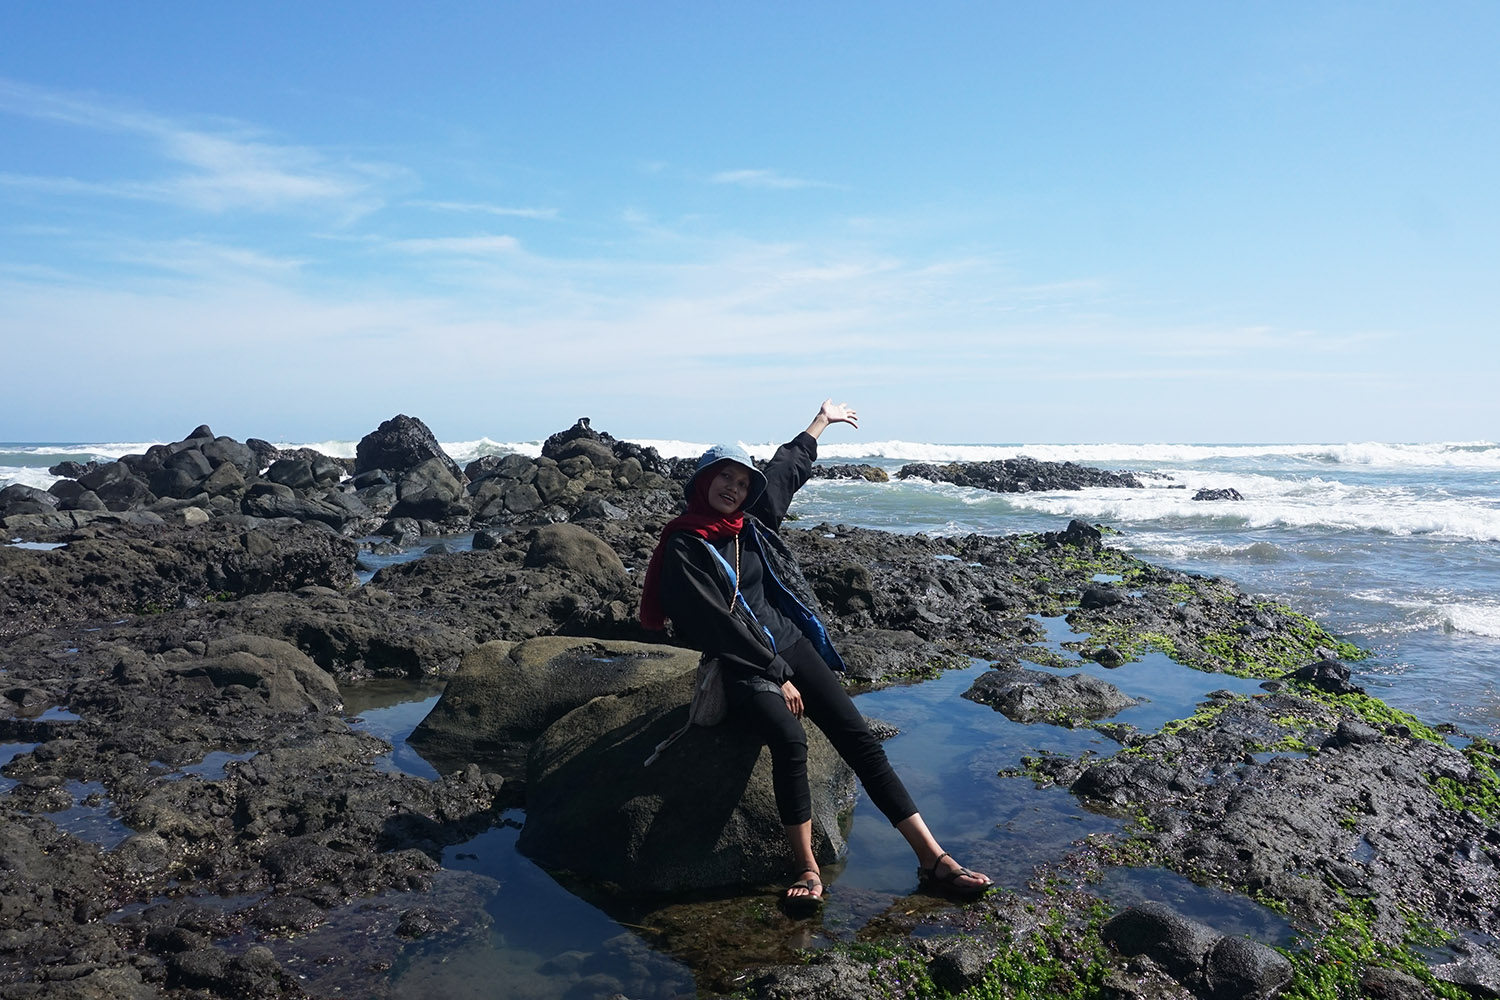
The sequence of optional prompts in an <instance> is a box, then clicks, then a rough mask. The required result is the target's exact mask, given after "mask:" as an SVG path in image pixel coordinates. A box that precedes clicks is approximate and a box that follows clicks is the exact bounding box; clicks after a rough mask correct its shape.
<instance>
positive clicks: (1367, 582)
mask: <svg viewBox="0 0 1500 1000" xmlns="http://www.w3.org/2000/svg"><path fill="white" fill-rule="evenodd" d="M851 436H852V435H850V434H849V433H848V431H847V429H844V428H838V427H835V428H833V429H832V430H831V431H830V433H829V434H828V435H827V436H826V439H825V441H824V442H823V444H822V447H821V449H820V461H824V462H863V463H868V464H872V465H877V466H879V467H881V468H884V469H886V470H887V471H888V472H890V473H891V474H892V481H891V482H889V483H883V484H872V483H866V482H863V481H851V480H837V481H835V480H814V481H812V482H810V483H809V484H808V485H807V486H806V487H805V488H804V489H803V491H802V492H801V493H800V494H799V495H798V497H797V500H796V502H795V504H794V506H793V512H794V513H795V514H796V515H798V517H799V518H800V519H801V521H802V523H803V524H814V523H817V522H819V521H827V522H830V523H845V524H852V525H859V526H862V527H869V528H880V529H884V530H887V531H896V532H917V531H920V532H926V533H928V534H962V533H969V532H979V533H984V534H1007V533H1011V532H1017V531H1048V530H1055V529H1057V528H1060V527H1062V526H1063V525H1065V524H1066V522H1067V521H1068V519H1070V518H1074V517H1078V518H1082V519H1084V520H1087V521H1090V522H1096V523H1101V524H1105V525H1108V526H1110V527H1112V528H1115V529H1118V531H1119V534H1117V535H1113V536H1111V538H1110V544H1112V545H1116V546H1119V547H1121V548H1123V549H1125V550H1126V551H1128V552H1130V553H1132V554H1134V555H1137V556H1139V557H1141V558H1143V559H1146V560H1149V561H1151V562H1154V563H1158V564H1161V565H1165V566H1170V567H1173V568H1176V569H1182V570H1186V571H1189V572H1193V573H1204V574H1212V575H1217V576H1224V577H1227V578H1229V579H1231V580H1233V581H1235V582H1236V583H1238V584H1239V585H1240V586H1241V587H1242V588H1244V589H1245V590H1247V591H1250V592H1252V593H1257V594H1263V595H1267V596H1270V597H1273V598H1275V599H1277V600H1280V601H1284V602H1285V603H1287V604H1289V605H1291V606H1292V607H1294V608H1296V609H1298V610H1300V611H1304V612H1306V613H1308V614H1312V615H1314V616H1315V617H1317V618H1318V619H1320V620H1321V621H1322V622H1323V623H1324V624H1325V625H1326V626H1327V627H1328V628H1329V629H1330V630H1331V631H1333V632H1335V633H1337V634H1339V635H1341V636H1343V637H1345V638H1348V639H1349V640H1351V641H1353V642H1355V643H1357V644H1358V645H1360V646H1362V647H1364V648H1366V649H1368V650H1370V651H1371V654H1372V655H1371V656H1370V657H1369V658H1367V659H1365V660H1362V661H1360V662H1359V663H1357V664H1354V670H1355V675H1356V680H1357V681H1358V683H1361V684H1363V685H1365V686H1366V687H1367V688H1369V690H1370V692H1371V693H1372V694H1375V695H1377V696H1379V697H1380V698H1382V699H1384V700H1385V701H1387V702H1389V703H1390V704H1392V705H1394V706H1396V707H1398V708H1402V709H1405V710H1407V711H1409V712H1412V713H1414V714H1415V715H1417V716H1419V717H1420V718H1422V719H1424V720H1426V721H1428V722H1431V723H1444V722H1448V723H1453V724H1455V725H1457V726H1459V727H1460V728H1462V729H1464V730H1466V731H1468V732H1470V733H1471V734H1474V735H1481V734H1482V735H1488V736H1500V699H1497V697H1496V695H1497V690H1500V444H1496V443H1494V442H1490V441H1473V442H1460V443H1441V444H1387V443H1379V442H1368V443H1363V444H1322V445H1300V444H1299V445H1287V444H1265V445H1253V444H1235V445H1205V444H1145V445H1138V444H1120V445H1111V444H1072V445H1068V444H1060V445H1059V444H1049V445H1004V444H996V445H970V444H963V445H946V444H927V443H920V442H905V441H878V442H860V441H858V440H850V437H851ZM153 443H155V442H107V443H69V444H57V443H52V444H47V443H3V442H0V486H4V485H8V484H10V483H12V482H21V483H26V484H28V485H32V486H37V487H41V488H45V487H46V486H48V485H49V484H50V483H51V482H52V481H53V477H52V476H50V475H48V473H47V468H48V467H49V466H51V465H54V464H56V463H58V462H61V461H63V460H66V459H72V460H75V461H88V460H89V459H91V458H115V457H118V456H120V455H123V454H127V453H131V452H141V451H144V450H145V449H146V448H147V447H148V446H149V445H151V444H153ZM356 443H357V442H354V441H317V442H281V444H282V445H283V446H297V445H301V446H305V447H310V448H315V449H317V450H319V451H322V452H324V453H325V454H329V455H343V456H350V455H353V454H354V448H355V445H356ZM641 443H643V444H649V445H652V446H653V447H655V448H657V449H658V450H659V451H660V452H661V453H662V454H663V455H665V456H673V457H675V456H691V455H697V454H699V453H700V452H701V451H702V450H704V448H706V447H707V445H706V444H704V443H702V442H693V441H660V440H650V441H642V442H641ZM741 443H742V444H744V446H745V447H746V449H747V450H748V451H749V452H750V453H751V454H753V455H756V456H757V457H769V456H770V454H771V453H772V452H773V451H774V450H775V448H776V445H775V444H774V443H754V442H741ZM444 448H445V449H446V450H447V451H448V453H449V454H450V455H452V456H453V457H454V458H455V459H456V460H457V461H458V462H459V463H460V464H463V463H466V462H468V461H470V460H472V459H474V458H477V457H479V456H481V455H486V454H504V453H506V452H520V453H523V454H528V455H536V454H539V453H540V450H541V442H540V441H494V440H491V439H489V438H481V439H479V440H477V441H456V442H445V443H444ZM1016 456H1029V457H1032V458H1036V459H1042V460H1047V461H1059V462H1076V463H1079V464H1082V465H1091V466H1097V467H1099V468H1104V469H1110V470H1123V471H1128V472H1132V473H1135V474H1136V475H1137V476H1138V477H1140V478H1141V480H1142V482H1144V483H1145V484H1146V488H1145V489H1142V490H1125V489H1092V490H1083V491H1078V492H1074V491H1060V492H1037V493H1020V494H1017V493H1009V494H997V493H989V492H985V491H981V490H974V489H968V488H964V487H957V486H952V485H947V484H941V483H930V482H925V481H920V480H904V481H900V480H896V479H895V477H894V474H895V472H896V470H897V469H899V468H900V467H901V466H902V465H905V464H907V463H910V462H933V463H942V462H954V461H985V460H991V459H1002V458H1013V457H1016ZM1204 488H1207V489H1226V488H1232V489H1235V490H1238V491H1239V493H1240V494H1241V495H1242V496H1243V497H1244V499H1243V500H1239V501H1197V500H1194V499H1192V498H1193V495H1194V494H1195V493H1196V492H1197V491H1198V490H1199V489H1204Z"/></svg>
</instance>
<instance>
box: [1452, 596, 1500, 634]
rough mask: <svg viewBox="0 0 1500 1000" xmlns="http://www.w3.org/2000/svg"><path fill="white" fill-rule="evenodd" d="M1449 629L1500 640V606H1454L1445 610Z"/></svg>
mask: <svg viewBox="0 0 1500 1000" xmlns="http://www.w3.org/2000/svg"><path fill="white" fill-rule="evenodd" d="M1443 616H1444V619H1445V620H1446V622H1447V625H1448V627H1449V628H1451V629H1453V630H1454V631H1455V632H1469V633H1471V634H1473V635H1482V636H1487V637H1489V638H1492V639H1494V638H1500V605H1497V604H1454V605H1451V606H1449V607H1447V608H1444V609H1443Z"/></svg>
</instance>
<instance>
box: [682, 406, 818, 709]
mask: <svg viewBox="0 0 1500 1000" xmlns="http://www.w3.org/2000/svg"><path fill="white" fill-rule="evenodd" d="M817 457H818V442H817V439H815V438H814V437H812V435H810V434H807V433H805V432H804V433H801V434H798V435H797V436H796V437H795V438H793V439H792V440H790V441H788V442H787V443H786V444H784V445H782V446H781V447H780V448H778V449H776V454H775V456H774V457H772V459H771V462H770V464H769V465H768V466H767V467H766V469H765V476H766V490H765V492H764V493H762V494H761V496H760V497H759V498H758V499H757V500H756V501H755V503H754V504H752V505H751V506H750V508H749V509H747V511H746V512H745V513H746V516H745V527H744V530H743V531H741V532H740V544H741V546H742V551H744V549H748V548H749V547H751V546H753V547H754V551H755V552H756V553H758V554H759V555H760V557H761V561H762V562H763V563H764V564H765V567H766V574H765V591H766V598H767V601H768V603H771V604H772V605H774V606H775V607H776V608H777V609H778V610H780V611H781V612H782V614H784V615H785V616H786V617H788V618H790V619H791V620H792V621H793V622H794V623H795V624H796V625H797V626H798V628H799V629H800V630H801V631H802V633H803V634H804V635H806V636H807V637H808V639H809V640H811V641H812V643H813V645H814V647H816V648H817V650H818V652H819V653H821V654H822V656H823V659H825V660H826V661H828V665H829V666H831V667H833V668H834V669H835V670H843V669H844V663H843V660H841V659H840V658H839V655H838V652H837V651H836V650H835V649H834V648H833V644H832V643H831V642H829V640H828V632H827V629H826V628H824V626H823V622H822V621H821V619H820V618H819V615H818V607H817V602H816V600H815V599H814V598H813V596H812V588H811V587H809V586H808V584H807V580H806V579H805V578H804V577H803V576H802V571H801V570H800V569H799V568H798V567H797V562H796V560H795V559H793V558H792V554H791V552H789V551H788V550H787V548H786V545H785V544H784V543H783V542H782V541H781V538H780V537H779V536H777V534H776V529H777V528H779V527H780V526H781V522H782V519H783V518H785V517H786V511H787V508H788V507H789V506H790V505H791V502H792V497H793V495H794V494H796V492H797V490H799V489H800V488H801V487H802V484H803V483H805V482H807V477H808V476H809V475H810V474H811V472H812V464H813V461H814V460H815V459H816V458H817ZM661 572H662V579H661V601H662V607H663V608H664V609H665V610H666V613H667V617H668V618H670V619H671V620H672V625H673V627H674V628H675V629H676V631H677V634H678V635H680V636H681V637H682V638H683V639H684V640H685V641H686V642H687V643H688V644H689V645H691V646H693V647H694V648H695V649H700V650H702V651H703V652H705V653H707V654H709V655H710V656H716V657H718V658H719V660H720V662H721V663H722V664H723V666H724V668H725V669H727V670H728V671H729V672H730V674H731V676H738V677H740V678H763V679H765V680H768V681H771V682H772V683H774V684H776V685H780V684H781V683H782V682H783V681H786V680H788V679H789V678H790V677H791V675H792V668H791V666H790V665H789V664H788V663H787V662H786V660H784V659H782V658H781V656H780V655H778V654H777V652H776V650H775V644H774V642H773V641H772V639H771V636H770V633H768V632H767V631H766V629H765V628H763V627H762V626H761V624H760V623H759V622H758V621H757V620H756V618H755V614H754V613H753V612H752V611H751V610H750V607H749V605H748V604H747V603H746V602H745V601H744V599H743V598H741V599H740V600H738V601H737V602H736V603H735V606H734V608H733V610H731V609H730V605H729V600H730V597H731V595H733V594H734V590H735V587H734V571H733V569H732V567H731V566H730V565H729V564H728V562H726V561H725V560H724V558H723V557H722V556H721V555H719V553H718V551H717V550H716V549H715V548H714V547H713V546H711V545H710V544H709V543H708V542H706V541H704V540H703V539H702V538H699V537H698V536H696V535H693V534H691V533H689V532H685V531H681V532H678V533H677V534H675V535H673V536H671V537H670V538H668V539H667V548H666V551H665V552H664V553H663V558H662V570H661Z"/></svg>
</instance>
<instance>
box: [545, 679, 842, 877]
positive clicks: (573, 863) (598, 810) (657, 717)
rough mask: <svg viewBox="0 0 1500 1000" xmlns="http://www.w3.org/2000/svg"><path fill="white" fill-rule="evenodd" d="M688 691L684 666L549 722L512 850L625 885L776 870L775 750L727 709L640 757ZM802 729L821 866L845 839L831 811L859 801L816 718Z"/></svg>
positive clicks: (682, 715)
mask: <svg viewBox="0 0 1500 1000" xmlns="http://www.w3.org/2000/svg"><path fill="white" fill-rule="evenodd" d="M692 688H693V671H692V670H690V669H686V668H684V669H683V670H682V672H681V673H680V674H678V675H677V676H676V677H672V678H668V679H665V680H660V681H657V682H655V683H651V684H647V685H645V686H644V687H641V688H639V689H637V690H634V691H629V692H625V693H621V694H610V695H603V696H600V697H598V698H595V699H593V700H592V701H589V702H588V703H587V704H585V705H583V706H581V707H579V708H576V709H574V710H573V711H571V712H569V713H568V714H567V715H565V716H563V717H562V718H561V719H559V720H558V721H557V722H554V723H553V724H552V725H551V726H550V727H548V729H547V731H546V732H545V733H543V734H542V736H541V737H540V739H538V740H537V741H536V743H535V744H534V745H533V746H532V748H531V755H530V757H529V758H528V761H527V768H526V826H525V827H524V828H523V829H522V830H521V837H520V840H519V842H518V845H517V846H518V848H519V849H520V851H521V852H522V853H523V854H526V855H528V856H529V857H531V858H533V859H535V860H536V861H537V862H538V863H539V864H541V865H543V866H544V867H547V868H552V869H561V870H566V871H569V872H571V873H573V874H574V875H576V876H581V877H583V878H586V879H589V880H591V881H594V882H597V883H601V884H605V885H608V886H611V887H613V888H615V889H617V890H619V891H621V892H625V893H630V892H648V891H663V892H680V891H684V890H691V889H706V888H715V887H722V886H731V885H743V884H746V883H763V882H768V881H772V880H777V879H781V878H783V877H784V876H785V874H786V870H787V868H788V866H789V864H790V856H789V855H788V853H787V845H786V835H785V832H784V830H783V828H782V825H781V820H780V818H779V817H778V815H777V812H776V803H775V797H774V794H773V792H772V790H771V756H770V752H769V751H767V750H766V749H765V748H764V747H762V746H761V745H760V742H759V741H758V740H757V739H756V738H755V737H754V736H753V735H751V734H750V733H749V732H747V731H745V729H744V728H742V726H741V725H740V724H739V723H738V722H736V721H735V720H734V718H733V717H731V719H730V720H729V721H727V722H725V723H723V724H722V725H718V726H714V727H711V728H704V727H699V726H694V727H692V728H690V729H689V730H688V731H687V732H686V733H685V734H684V735H683V736H682V737H681V738H680V739H679V740H677V742H676V743H674V744H673V745H672V746H670V747H668V748H667V749H666V750H665V751H664V752H663V753H662V754H661V756H660V757H659V758H657V760H656V761H655V762H654V763H653V764H651V765H650V766H646V765H645V761H646V759H647V758H648V757H649V756H650V755H651V754H652V752H653V751H654V750H655V749H656V747H657V746H658V744H660V743H661V742H662V741H663V740H666V739H667V738H668V737H669V736H671V735H672V734H673V733H675V732H677V731H678V730H679V729H681V728H682V726H683V724H684V722H686V720H687V703H688V701H689V700H690V699H691V696H692ZM804 725H806V728H807V736H808V761H807V769H808V777H809V780H810V783H811V786H812V803H813V817H812V823H813V846H814V849H815V850H816V851H817V855H818V858H819V860H820V861H821V862H822V863H828V862H831V861H835V860H837V859H838V858H839V857H841V856H842V855H843V854H844V853H845V850H846V848H847V845H846V843H845V840H844V837H843V834H842V833H841V832H840V824H839V820H840V817H842V816H845V815H847V813H848V811H849V810H850V809H851V808H852V807H853V805H854V774H853V772H852V771H851V770H850V769H849V767H848V765H847V764H845V763H844V762H843V760H841V759H840V758H839V756H838V754H837V753H836V752H835V751H834V749H833V747H832V746H831V745H830V744H829V743H828V741H827V739H825V738H824V737H823V735H822V733H820V732H819V731H818V729H817V727H816V726H814V725H812V724H810V723H804Z"/></svg>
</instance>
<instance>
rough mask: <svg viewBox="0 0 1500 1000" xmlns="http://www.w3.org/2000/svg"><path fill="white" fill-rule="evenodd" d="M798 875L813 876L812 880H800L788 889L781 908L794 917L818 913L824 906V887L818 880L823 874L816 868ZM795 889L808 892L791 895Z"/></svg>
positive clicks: (802, 871)
mask: <svg viewBox="0 0 1500 1000" xmlns="http://www.w3.org/2000/svg"><path fill="white" fill-rule="evenodd" d="M797 874H799V875H811V876H812V878H803V879H798V880H797V881H795V882H793V883H792V884H791V885H789V886H787V887H786V892H787V894H784V895H783V896H782V897H781V906H782V908H783V909H785V910H786V912H787V913H788V914H790V915H791V916H794V917H806V916H811V915H812V914H814V913H817V912H818V910H819V909H820V908H821V907H822V906H823V896H824V895H825V893H824V886H823V882H822V880H821V879H819V878H818V876H819V875H820V874H822V873H821V872H819V871H818V870H817V869H816V868H804V869H802V870H801V871H800V872H798V873H797ZM793 889H805V890H807V891H806V892H805V893H803V894H799V895H796V896H793V895H790V893H791V891H792V890H793Z"/></svg>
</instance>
